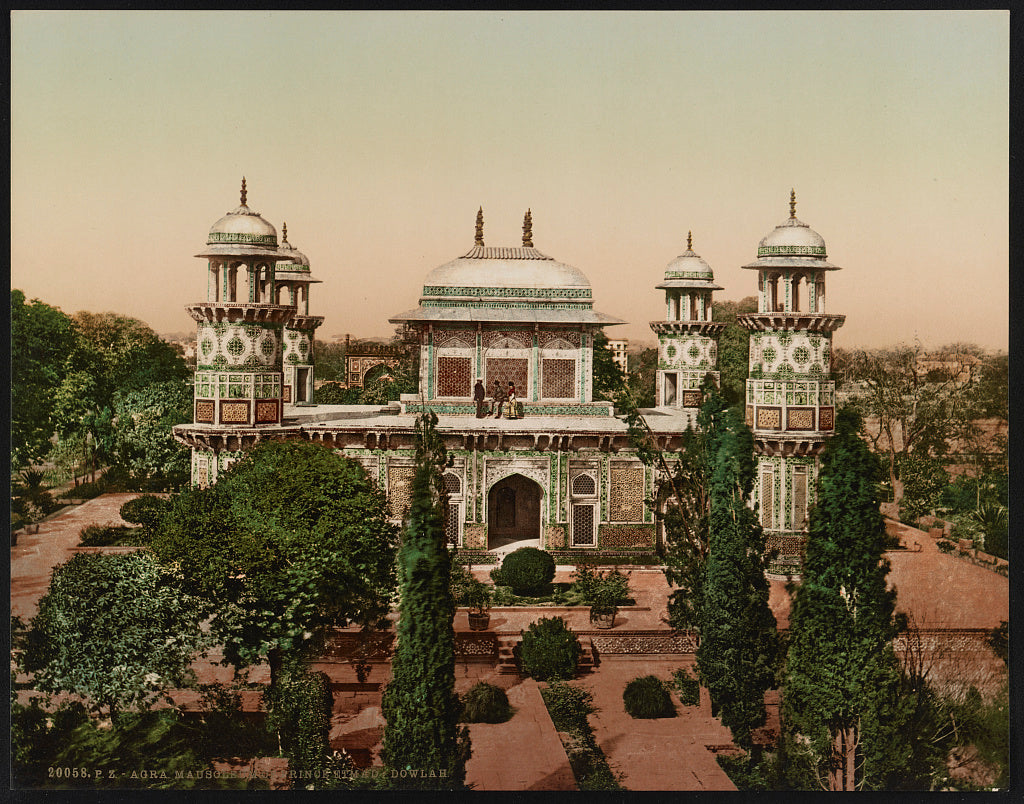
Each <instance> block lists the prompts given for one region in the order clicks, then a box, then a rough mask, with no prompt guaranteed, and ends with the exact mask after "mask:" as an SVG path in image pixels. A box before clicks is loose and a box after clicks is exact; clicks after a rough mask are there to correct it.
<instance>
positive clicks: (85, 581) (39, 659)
mask: <svg viewBox="0 0 1024 804" xmlns="http://www.w3.org/2000/svg"><path fill="white" fill-rule="evenodd" d="M203 612H204V608H203V606H202V605H201V602H200V601H199V600H197V599H196V598H195V597H194V596H192V595H190V594H189V593H188V592H186V591H185V590H184V588H183V583H182V578H181V576H180V574H179V573H178V572H176V571H175V570H173V569H169V568H167V567H164V566H161V565H160V564H158V563H157V562H156V561H155V560H154V558H153V556H151V555H150V554H149V553H146V552H136V553H128V554H123V555H97V554H88V553H82V554H79V555H76V556H74V557H73V558H72V559H71V560H70V561H68V562H67V563H65V564H62V565H61V566H59V567H57V568H56V570H54V573H53V578H52V579H51V581H50V586H49V589H48V590H47V592H46V594H45V595H44V596H43V597H42V599H41V600H40V601H39V611H38V613H37V614H36V615H35V616H34V617H33V618H32V621H31V624H30V628H29V632H28V634H27V637H26V641H25V653H24V665H25V669H26V670H27V671H28V672H30V673H32V674H33V683H34V684H35V686H36V688H37V689H39V690H42V691H44V692H51V693H56V692H72V693H77V694H79V695H83V696H85V697H86V698H88V699H89V701H90V703H91V704H92V706H93V707H94V708H95V709H96V710H97V711H101V712H105V713H107V714H109V715H111V716H115V715H116V714H117V712H118V710H120V709H124V708H126V707H135V706H140V705H145V704H147V703H149V702H151V701H152V700H153V698H154V696H156V695H157V694H158V693H159V692H160V691H161V690H164V689H167V688H170V687H177V686H182V685H184V684H186V683H188V682H189V681H190V680H192V674H191V672H190V670H189V665H190V664H191V662H192V659H193V657H194V655H195V653H196V651H197V650H199V649H200V648H201V647H203V645H204V643H205V637H204V636H203V634H202V631H201V629H200V625H201V623H202V619H203Z"/></svg>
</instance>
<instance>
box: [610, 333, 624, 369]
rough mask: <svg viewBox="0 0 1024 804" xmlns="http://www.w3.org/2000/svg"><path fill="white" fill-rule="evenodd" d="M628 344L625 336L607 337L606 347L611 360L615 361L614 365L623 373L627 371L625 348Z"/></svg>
mask: <svg viewBox="0 0 1024 804" xmlns="http://www.w3.org/2000/svg"><path fill="white" fill-rule="evenodd" d="M628 346H629V341H628V340H627V339H626V338H615V339H612V338H609V339H608V349H609V351H610V352H611V353H612V360H613V361H615V365H616V366H618V367H619V370H620V371H622V373H623V374H626V373H627V372H628V371H629V366H628V365H627V363H628V356H627V354H626V349H627V347H628Z"/></svg>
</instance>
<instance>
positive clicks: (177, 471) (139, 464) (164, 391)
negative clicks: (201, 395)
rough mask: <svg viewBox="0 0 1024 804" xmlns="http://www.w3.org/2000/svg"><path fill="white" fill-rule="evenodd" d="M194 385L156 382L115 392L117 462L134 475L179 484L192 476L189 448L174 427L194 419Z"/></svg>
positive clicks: (178, 381)
mask: <svg viewBox="0 0 1024 804" xmlns="http://www.w3.org/2000/svg"><path fill="white" fill-rule="evenodd" d="M192 398H193V397H192V386H191V385H190V384H189V383H186V382H182V381H180V380H167V381H164V382H155V383H151V384H150V385H147V386H145V387H144V388H142V389H139V390H134V391H118V392H117V393H115V394H114V400H113V405H114V421H115V429H114V449H113V456H114V459H115V461H116V462H117V463H118V464H119V465H121V466H123V467H125V468H126V469H127V470H129V471H130V472H131V473H132V474H133V475H134V476H135V477H137V478H140V479H143V478H144V479H149V480H151V481H153V480H155V481H161V482H163V483H164V484H166V485H170V486H174V487H177V486H180V485H183V484H184V483H186V482H187V481H188V477H189V450H188V448H187V447H185V446H184V445H182V444H180V443H178V442H177V441H176V440H175V438H174V435H173V433H172V432H171V428H172V427H173V426H174V425H176V424H184V423H186V422H190V421H192Z"/></svg>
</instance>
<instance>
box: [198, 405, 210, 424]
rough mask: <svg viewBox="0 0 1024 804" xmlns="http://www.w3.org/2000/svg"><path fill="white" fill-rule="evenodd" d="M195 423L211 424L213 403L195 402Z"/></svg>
mask: <svg viewBox="0 0 1024 804" xmlns="http://www.w3.org/2000/svg"><path fill="white" fill-rule="evenodd" d="M196 421H197V422H204V423H206V424H213V402H211V401H209V400H196Z"/></svg>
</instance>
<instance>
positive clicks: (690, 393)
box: [651, 232, 725, 408]
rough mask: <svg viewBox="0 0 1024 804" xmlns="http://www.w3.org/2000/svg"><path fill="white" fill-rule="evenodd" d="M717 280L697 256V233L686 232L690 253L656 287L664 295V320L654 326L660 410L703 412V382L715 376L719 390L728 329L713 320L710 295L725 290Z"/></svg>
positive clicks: (671, 266) (672, 265) (669, 268)
mask: <svg viewBox="0 0 1024 804" xmlns="http://www.w3.org/2000/svg"><path fill="white" fill-rule="evenodd" d="M714 279H715V275H714V273H713V272H712V270H711V266H710V265H708V264H707V262H705V261H704V260H703V259H701V257H700V256H698V255H697V254H696V253H695V252H694V250H693V232H687V235H686V251H684V252H683V253H682V254H680V255H679V256H678V257H676V258H675V259H674V260H672V262H670V263H669V264H668V266H667V267H666V268H665V279H664V281H662V283H661V284H659V285H657V286H656V287H658V288H659V289H663V290H664V291H665V320H664V321H652V322H651V329H652V330H654V331H655V332H656V333H658V373H657V379H656V381H655V389H654V393H655V400H656V402H655V403H656V404H657V405H658V406H659V407H682V408H699V407H700V406H701V403H702V401H703V400H702V398H701V391H700V387H701V384H702V383H703V382H704V378H705V377H706V376H707V375H708V374H710V375H711V376H712V377H713V378H714V381H715V385H718V384H719V373H718V371H717V370H716V367H717V365H718V336H719V335H720V334H721V332H722V330H723V329H725V324H724V323H721V322H718V321H712V320H711V293H712V292H713V291H715V290H721V289H722V286H721V285H716V284H715V282H714Z"/></svg>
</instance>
